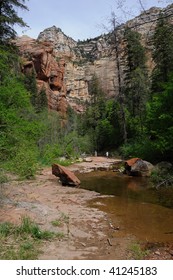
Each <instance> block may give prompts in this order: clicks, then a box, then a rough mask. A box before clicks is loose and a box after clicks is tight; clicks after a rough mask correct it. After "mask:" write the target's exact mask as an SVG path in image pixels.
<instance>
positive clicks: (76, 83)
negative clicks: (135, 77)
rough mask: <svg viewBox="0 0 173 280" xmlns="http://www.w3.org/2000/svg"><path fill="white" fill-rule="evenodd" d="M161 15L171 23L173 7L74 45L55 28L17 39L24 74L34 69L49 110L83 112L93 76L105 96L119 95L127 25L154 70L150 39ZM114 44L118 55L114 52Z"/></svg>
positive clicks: (123, 68) (145, 15)
mask: <svg viewBox="0 0 173 280" xmlns="http://www.w3.org/2000/svg"><path fill="white" fill-rule="evenodd" d="M160 12H163V13H164V14H165V16H166V17H168V18H169V19H170V21H172V20H173V16H172V15H173V5H169V6H167V7H166V8H165V9H161V8H155V7H153V8H151V9H149V10H148V11H145V12H143V13H142V14H141V15H139V16H137V17H135V18H134V19H132V20H129V21H128V22H126V23H125V24H121V25H119V26H117V27H116V28H115V30H114V31H115V32H110V33H108V34H103V35H101V36H99V37H96V38H93V39H88V40H85V41H78V42H76V41H75V40H73V39H72V38H70V37H68V36H67V35H65V34H64V33H63V31H62V30H61V29H60V28H58V27H56V26H52V27H50V28H47V29H45V30H44V31H42V32H41V33H40V34H39V36H38V39H37V40H33V39H31V38H30V39H29V38H26V36H25V37H23V38H20V39H18V42H17V44H18V45H19V47H20V50H21V53H22V55H23V57H24V59H25V60H24V61H25V62H24V71H30V70H31V69H34V70H35V72H36V75H37V83H38V87H39V88H40V89H41V88H42V87H44V88H45V89H46V93H47V98H48V104H49V108H51V109H54V110H57V111H62V113H63V114H64V112H65V111H66V109H67V104H70V105H71V106H72V107H73V108H75V110H76V111H78V112H82V111H83V110H84V106H83V104H84V103H85V101H89V100H90V92H89V88H90V83H91V80H92V78H93V76H94V75H96V76H97V77H98V79H99V81H100V85H101V87H102V89H103V90H104V91H105V93H106V94H107V95H108V96H110V97H115V96H116V95H117V94H118V92H119V83H118V71H120V74H121V77H122V80H123V73H124V70H125V68H126V57H125V53H124V39H123V34H124V29H125V27H126V26H129V27H130V28H132V29H134V30H135V31H137V32H139V33H140V34H141V42H142V44H143V45H144V46H145V49H146V55H147V59H148V60H147V66H148V68H149V69H150V70H152V69H153V67H154V63H153V60H152V51H153V43H152V42H153V40H152V38H153V34H154V30H155V26H156V23H157V19H158V17H159V14H160ZM115 34H116V42H115V37H114V35H115ZM117 42H118V44H117V47H118V48H117V50H118V56H117V53H116V52H115V44H116V43H117ZM117 59H118V62H119V69H118V68H117Z"/></svg>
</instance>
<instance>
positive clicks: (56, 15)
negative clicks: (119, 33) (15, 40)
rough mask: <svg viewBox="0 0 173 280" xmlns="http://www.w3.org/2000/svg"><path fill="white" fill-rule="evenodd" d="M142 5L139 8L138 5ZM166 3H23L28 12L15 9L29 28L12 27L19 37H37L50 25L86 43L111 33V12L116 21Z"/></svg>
mask: <svg viewBox="0 0 173 280" xmlns="http://www.w3.org/2000/svg"><path fill="white" fill-rule="evenodd" d="M140 2H141V3H142V6H141V5H140ZM172 2H173V1H170V0H163V1H162V0H40V1H38V0H26V5H27V7H28V8H29V11H22V10H20V9H19V10H18V11H17V12H18V15H19V16H20V17H22V19H23V20H24V21H25V22H26V23H27V25H29V28H22V29H21V28H20V27H17V26H16V27H15V30H16V32H17V33H18V35H19V36H22V35H28V36H30V37H32V38H37V37H38V35H39V33H40V32H41V31H43V30H44V29H46V28H48V27H51V26H53V25H55V26H57V27H59V28H61V30H62V31H63V32H64V33H65V34H66V35H67V36H69V37H71V38H73V39H74V40H76V41H77V40H86V39H90V38H94V37H97V36H99V35H101V34H103V33H107V32H108V31H110V30H111V26H110V19H111V13H112V12H114V13H115V15H116V16H117V17H118V21H119V22H121V23H122V22H125V21H127V20H128V19H130V18H133V17H135V16H137V15H139V14H140V11H142V9H143V8H144V9H148V8H150V7H153V6H156V7H166V6H167V5H168V4H170V3H172Z"/></svg>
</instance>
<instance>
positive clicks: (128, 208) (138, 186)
mask: <svg viewBox="0 0 173 280" xmlns="http://www.w3.org/2000/svg"><path fill="white" fill-rule="evenodd" d="M78 177H79V179H80V180H81V187H82V188H84V189H88V190H94V191H96V192H98V193H100V196H98V198H95V199H94V200H92V201H91V202H90V206H91V207H96V208H98V209H100V210H103V211H105V212H106V213H108V214H109V216H110V218H111V223H112V224H113V226H114V227H115V229H116V227H117V228H118V230H115V233H114V235H115V236H116V237H122V236H125V235H127V234H128V235H129V234H131V235H133V236H135V237H136V238H137V239H138V240H140V241H144V242H145V241H146V242H172V241H173V190H168V189H160V190H156V189H154V188H152V186H151V184H150V183H149V180H148V179H147V178H137V177H128V176H125V175H122V174H118V173H114V172H107V171H106V172H104V171H99V172H92V173H88V174H78ZM117 217H118V224H117Z"/></svg>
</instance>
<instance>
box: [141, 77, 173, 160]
mask: <svg viewBox="0 0 173 280" xmlns="http://www.w3.org/2000/svg"><path fill="white" fill-rule="evenodd" d="M172 108H173V74H172V75H171V77H170V78H169V81H168V82H167V83H165V84H164V89H163V91H162V92H160V93H156V94H154V96H153V99H152V101H151V102H150V103H148V108H147V113H148V114H147V128H148V133H149V135H150V138H151V141H152V143H153V146H154V147H155V149H157V151H158V156H159V157H160V158H159V159H160V160H163V159H165V160H171V161H172V159H173V152H172V151H173V143H172V139H173V110H172Z"/></svg>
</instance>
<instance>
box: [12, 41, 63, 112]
mask: <svg viewBox="0 0 173 280" xmlns="http://www.w3.org/2000/svg"><path fill="white" fill-rule="evenodd" d="M16 44H17V46H18V47H19V49H20V52H21V54H22V57H23V72H24V73H25V74H27V73H32V71H34V72H35V74H36V79H37V85H38V89H39V91H41V90H43V89H44V90H45V91H46V95H47V100H48V107H49V109H53V110H56V111H58V112H60V113H61V115H62V116H63V117H65V115H66V111H67V100H66V89H65V85H64V72H65V61H64V59H60V60H59V61H58V62H57V60H56V57H55V54H54V50H53V47H52V45H51V42H43V43H41V42H38V41H37V40H34V39H31V38H29V37H27V36H22V37H21V38H18V39H17V41H16Z"/></svg>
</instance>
